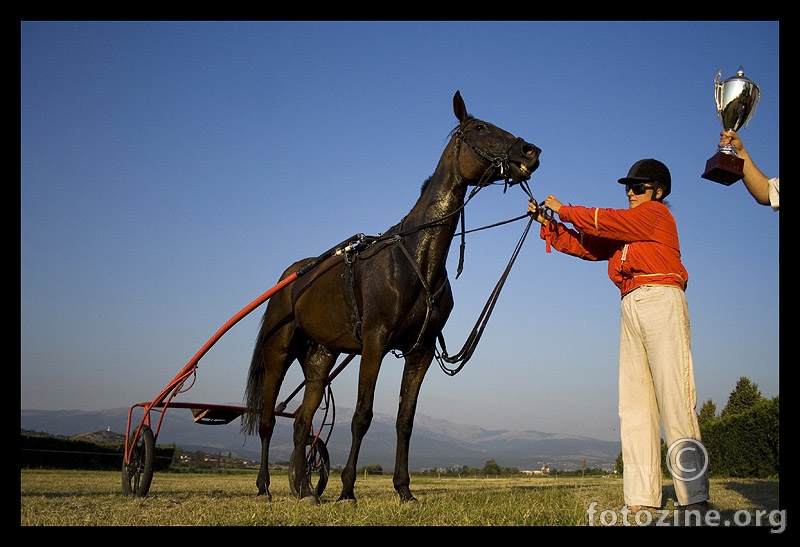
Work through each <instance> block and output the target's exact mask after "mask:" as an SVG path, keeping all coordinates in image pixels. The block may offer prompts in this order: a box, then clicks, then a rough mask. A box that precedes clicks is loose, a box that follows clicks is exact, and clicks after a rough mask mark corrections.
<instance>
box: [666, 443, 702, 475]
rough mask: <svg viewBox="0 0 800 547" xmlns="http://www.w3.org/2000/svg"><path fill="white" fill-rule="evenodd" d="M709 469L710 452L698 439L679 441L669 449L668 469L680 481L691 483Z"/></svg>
mask: <svg viewBox="0 0 800 547" xmlns="http://www.w3.org/2000/svg"><path fill="white" fill-rule="evenodd" d="M707 468H708V452H707V451H706V447H705V446H703V443H701V442H700V441H698V440H697V439H678V440H677V441H675V442H674V443H672V444H671V445H669V448H667V469H668V470H669V472H670V474H671V475H672V476H673V477H674V478H676V479H677V480H679V481H691V480H694V479H696V478H698V477H699V476H701V475H702V474H703V473H705V471H706V469H707Z"/></svg>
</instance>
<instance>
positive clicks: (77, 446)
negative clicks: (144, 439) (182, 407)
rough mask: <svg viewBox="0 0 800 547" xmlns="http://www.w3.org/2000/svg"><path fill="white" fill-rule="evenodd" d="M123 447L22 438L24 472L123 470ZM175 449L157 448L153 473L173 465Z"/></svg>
mask: <svg viewBox="0 0 800 547" xmlns="http://www.w3.org/2000/svg"><path fill="white" fill-rule="evenodd" d="M124 450H125V447H124V445H122V444H113V445H101V444H95V443H90V442H87V441H80V440H76V439H68V438H64V437H52V436H38V435H20V468H21V469H86V470H121V469H122V459H123V452H124ZM174 452H175V446H156V453H155V463H154V466H153V470H154V471H163V470H165V469H167V468H168V467H169V466H170V463H172V455H173V454H174Z"/></svg>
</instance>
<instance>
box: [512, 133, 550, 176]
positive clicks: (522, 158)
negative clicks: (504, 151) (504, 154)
mask: <svg viewBox="0 0 800 547" xmlns="http://www.w3.org/2000/svg"><path fill="white" fill-rule="evenodd" d="M541 153H542V150H541V149H540V148H539V147H538V146H536V145H533V144H531V143H529V142H525V141H523V140H522V139H520V140H519V141H517V142H516V143H515V144H514V146H512V147H511V150H509V152H508V162H507V166H508V179H510V181H511V184H512V185H513V184H519V183H520V182H523V181H526V180H528V179H530V178H531V175H532V174H533V172H534V171H536V170H537V169H538V168H539V154H541Z"/></svg>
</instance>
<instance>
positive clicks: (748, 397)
mask: <svg viewBox="0 0 800 547" xmlns="http://www.w3.org/2000/svg"><path fill="white" fill-rule="evenodd" d="M761 399H762V397H761V391H759V389H758V384H754V383H753V382H751V381H750V380H749V379H747V378H746V377H744V376H742V377H741V378H739V381H738V382H736V388H734V390H733V391H732V392H731V394H730V396H729V397H728V404H727V405H726V406H725V408H724V409H722V414H720V417H721V418H724V417H727V416H735V415H736V414H741V413H742V412H746V411H748V410H750V409H751V408H753V407H754V406H755V405H756V403H758V402H759V401H760V400H761Z"/></svg>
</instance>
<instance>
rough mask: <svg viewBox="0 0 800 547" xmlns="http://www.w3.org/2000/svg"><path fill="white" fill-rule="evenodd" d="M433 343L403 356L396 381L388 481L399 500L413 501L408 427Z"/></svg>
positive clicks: (431, 352)
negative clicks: (393, 447) (399, 379)
mask: <svg viewBox="0 0 800 547" xmlns="http://www.w3.org/2000/svg"><path fill="white" fill-rule="evenodd" d="M433 352H434V347H433V346H431V348H430V349H429V350H426V351H424V352H420V353H412V354H411V355H408V356H406V364H405V367H404V368H403V380H402V382H401V384H400V402H399V405H398V410H397V420H396V422H395V429H396V430H397V452H396V454H395V460H394V475H393V478H392V482H393V483H394V489H395V490H396V491H397V493H398V494H399V495H400V502H401V503H403V502H408V501H417V498H415V497H414V495H413V494H412V493H411V489H410V488H409V485H410V484H411V476H410V475H409V474H408V451H409V446H410V441H411V431H412V429H413V427H414V415H415V414H416V411H417V400H418V397H419V390H420V388H421V387H422V381H423V380H424V379H425V374H426V373H427V372H428V367H429V366H430V364H431V361H432V360H433Z"/></svg>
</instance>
